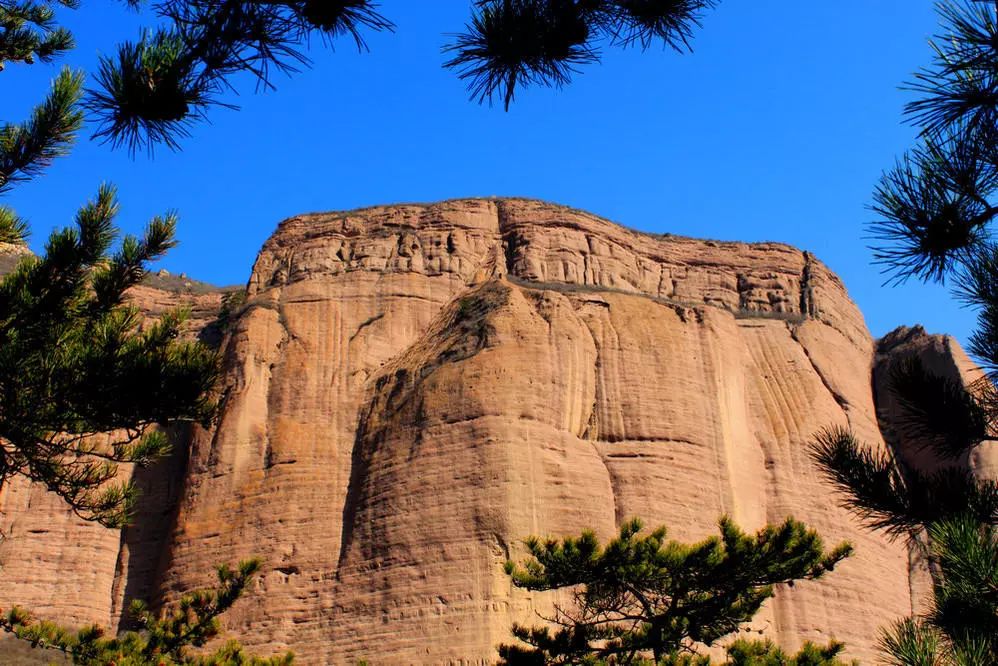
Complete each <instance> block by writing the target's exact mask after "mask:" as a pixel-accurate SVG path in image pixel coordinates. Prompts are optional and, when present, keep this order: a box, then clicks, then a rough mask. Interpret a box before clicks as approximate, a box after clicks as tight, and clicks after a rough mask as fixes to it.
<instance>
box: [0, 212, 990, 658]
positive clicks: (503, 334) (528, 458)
mask: <svg viewBox="0 0 998 666" xmlns="http://www.w3.org/2000/svg"><path fill="white" fill-rule="evenodd" d="M248 291H249V294H248V296H249V299H248V302H247V306H246V308H245V310H244V311H243V313H242V315H241V316H240V317H239V319H238V321H237V322H236V324H235V326H234V327H233V329H232V331H231V333H230V335H229V337H228V339H227V340H226V342H225V346H224V354H225V369H226V375H225V377H226V378H225V386H224V404H223V407H222V410H221V414H220V417H219V420H218V423H217V426H216V427H215V428H214V429H212V430H211V431H209V432H197V433H195V435H194V436H193V438H192V439H191V441H190V447H189V459H188V455H187V453H188V451H187V450H186V449H184V450H182V451H181V452H179V453H178V456H177V457H176V458H175V459H174V460H172V461H167V462H166V463H164V469H163V470H162V473H159V474H155V473H153V474H148V475H147V477H148V479H149V483H150V484H151V493H150V495H149V496H148V498H147V501H146V503H145V504H144V509H143V510H144V511H145V512H146V516H147V518H148V519H147V520H144V521H143V522H142V523H141V524H140V527H139V528H136V529H132V530H126V532H125V533H124V534H123V535H121V536H120V537H119V535H118V534H116V533H113V534H112V533H108V532H107V531H101V528H97V527H92V526H83V525H80V524H79V522H78V521H74V520H71V519H69V518H66V517H64V512H62V513H60V509H59V507H58V505H57V503H56V502H54V500H50V499H49V498H47V496H45V494H44V493H42V492H40V491H37V490H34V489H29V488H23V487H22V488H18V487H17V486H14V487H13V490H11V491H8V494H7V496H5V497H4V498H3V499H2V502H3V503H2V510H3V516H2V525H0V527H3V528H4V529H6V530H7V531H8V532H9V533H10V535H11V536H10V538H9V539H8V540H7V542H6V543H5V544H4V546H3V548H4V549H5V551H6V553H7V556H5V557H4V559H5V561H8V562H14V561H20V560H22V559H23V560H29V561H32V563H33V567H32V571H28V570H27V569H24V570H21V569H17V566H16V565H13V564H11V565H6V568H5V569H4V570H3V572H2V574H0V575H2V576H3V581H4V582H3V585H2V588H0V605H3V604H8V603H11V602H17V603H21V604H24V605H27V606H31V607H33V608H36V609H38V610H39V611H40V612H44V613H46V614H48V615H56V616H59V617H62V618H65V619H71V620H73V621H82V620H85V619H86V620H90V621H98V622H101V623H104V624H111V625H116V624H117V623H118V622H119V621H120V619H121V613H122V609H123V608H124V607H125V606H126V604H125V601H126V599H127V598H128V597H131V596H136V595H140V596H141V595H149V594H152V595H155V597H156V599H158V600H159V601H169V600H171V599H174V598H176V596H177V595H178V594H179V593H180V592H181V591H183V590H187V589H190V588H192V587H197V586H201V585H205V584H209V583H210V582H211V579H212V571H211V570H212V565H213V564H214V563H217V562H222V561H233V560H236V559H239V558H242V557H246V556H250V555H259V556H262V557H264V558H265V560H266V571H265V573H264V575H263V576H262V577H261V579H260V581H259V585H258V587H259V591H258V593H257V594H253V595H250V596H248V597H246V598H245V599H244V600H241V601H240V603H239V605H238V606H237V608H236V609H234V611H233V612H232V615H231V617H229V620H228V622H229V626H230V627H233V628H235V629H237V630H239V629H240V628H243V629H245V632H244V633H243V635H244V636H245V637H246V639H247V640H246V642H247V643H249V644H250V645H253V646H255V647H257V648H259V649H260V650H262V651H266V650H278V649H283V648H286V647H290V648H292V649H294V650H295V651H296V652H297V653H298V654H299V656H300V658H301V659H302V662H303V663H309V664H310V663H350V662H351V661H356V660H359V659H367V660H368V661H370V662H371V663H443V662H454V663H459V662H463V663H479V662H486V661H488V660H490V659H492V658H493V657H494V651H493V650H494V646H495V645H496V644H497V643H499V642H502V641H506V640H509V626H510V624H511V622H513V621H514V620H516V621H526V622H530V621H534V620H535V615H534V613H535V611H542V612H543V611H545V610H547V609H549V608H550V604H551V603H552V601H553V599H552V597H551V596H550V595H540V594H533V595H531V594H527V593H524V592H522V591H519V590H515V589H513V588H512V587H511V585H510V584H509V582H508V579H507V577H506V576H505V575H504V574H503V572H502V563H503V562H504V561H505V560H506V559H507V558H509V557H514V558H515V557H518V556H520V555H522V553H523V548H522V545H521V540H522V539H523V538H524V537H525V536H527V535H530V534H550V535H562V534H571V533H577V532H579V531H580V530H582V529H584V528H593V529H595V530H596V531H597V532H598V533H599V534H600V535H602V536H604V537H606V536H610V535H612V534H613V533H614V532H615V530H616V527H617V525H619V523H620V522H621V521H622V520H624V519H626V518H629V517H631V516H640V517H641V518H643V519H645V521H646V523H647V524H651V525H657V524H660V523H663V524H666V525H668V526H669V528H670V534H671V536H672V537H674V538H679V539H697V538H701V537H703V536H705V535H708V534H710V533H712V532H713V531H714V529H715V522H716V519H717V517H718V516H719V515H721V514H722V513H728V514H730V515H732V516H733V517H734V518H735V519H736V520H737V521H738V522H739V523H740V524H741V525H742V526H744V527H746V528H749V529H754V528H757V527H759V526H761V525H763V524H764V523H766V522H769V521H779V520H782V519H783V518H785V517H786V516H787V515H788V514H793V515H794V516H795V517H797V518H798V519H801V520H804V521H806V522H807V523H809V524H810V525H811V526H813V527H815V528H817V529H818V530H819V531H820V532H821V533H822V534H823V535H824V536H825V537H826V539H827V540H828V541H829V542H834V541H837V540H840V539H849V540H850V541H852V542H853V543H854V544H855V546H856V550H857V554H856V556H855V557H853V558H851V559H850V560H848V561H847V562H846V563H844V564H843V565H842V566H840V567H839V568H837V570H836V571H835V572H834V574H832V575H830V576H829V577H828V578H826V579H824V580H822V581H820V582H813V583H805V584H800V585H797V586H796V587H795V588H794V589H793V590H781V591H780V593H779V594H778V596H777V598H776V599H774V600H773V602H772V603H770V604H769V605H768V606H767V608H766V609H765V611H764V612H763V613H762V614H761V615H760V616H759V618H758V621H757V622H756V623H755V625H754V628H755V629H758V630H759V631H763V632H765V633H767V634H768V635H771V636H773V637H774V638H776V639H777V640H779V641H780V642H781V643H783V644H785V645H787V646H788V647H791V648H792V647H794V646H796V645H797V644H799V643H800V642H802V641H803V640H807V639H811V640H823V639H826V638H828V637H830V636H834V637H837V638H839V639H842V640H846V641H848V643H849V646H850V651H851V655H853V656H856V657H859V658H869V657H871V656H872V654H873V646H874V643H875V638H876V633H877V630H878V627H879V626H881V625H882V624H884V623H885V622H887V621H889V620H891V619H894V618H895V617H897V616H900V615H903V614H906V613H908V612H910V610H911V608H912V603H913V598H917V597H918V594H919V587H920V586H921V585H922V584H923V583H922V582H921V581H920V579H919V578H918V576H913V577H909V575H908V567H909V561H908V554H907V552H906V550H905V549H904V548H903V546H902V545H900V544H889V543H887V542H885V541H884V539H883V538H881V536H880V535H875V534H870V533H868V532H866V531H863V530H861V529H859V528H858V526H857V523H856V522H855V521H854V520H853V519H852V518H850V517H849V516H848V515H847V514H846V513H845V512H844V511H842V510H841V509H839V508H837V504H836V500H835V497H834V494H833V492H832V491H831V489H830V487H829V486H827V485H826V484H825V483H824V482H823V481H822V480H821V479H820V477H819V474H818V472H817V470H816V469H815V468H814V466H813V465H812V464H811V462H810V460H809V458H808V456H807V451H806V444H807V442H808V441H809V439H810V437H811V436H812V435H813V434H814V433H815V432H816V431H817V430H819V429H820V428H822V427H826V426H829V425H836V424H842V425H849V426H850V427H852V428H853V429H854V430H855V431H856V432H857V433H858V434H859V435H860V436H861V437H862V438H863V439H864V440H866V441H867V442H870V443H871V444H873V445H875V446H884V441H883V439H882V437H881V434H880V432H881V430H880V427H879V424H878V421H877V405H876V404H875V402H874V391H873V390H871V379H872V376H871V372H872V371H873V368H874V362H876V363H877V367H878V368H879V367H881V365H882V364H884V363H890V362H891V359H892V358H894V357H895V356H896V354H901V353H913V352H912V349H916V350H917V352H918V353H923V354H925V355H926V357H931V358H932V359H935V361H934V362H937V363H939V364H941V365H945V364H946V363H950V364H951V365H953V367H957V366H958V365H959V367H960V368H961V370H960V372H967V371H969V367H970V366H969V364H967V365H960V364H961V363H964V361H965V357H963V356H962V352H959V350H957V349H955V347H954V346H953V345H952V344H951V343H948V342H946V341H943V342H939V339H937V338H932V337H930V336H925V335H924V334H923V333H918V332H916V334H915V335H912V336H910V337H909V338H908V339H906V342H905V344H908V345H909V346H908V347H904V348H903V349H901V348H900V347H898V345H893V343H891V344H889V345H887V346H884V345H881V348H880V349H879V355H878V350H877V349H875V347H874V343H873V341H872V340H871V338H870V336H869V334H868V332H867V330H866V327H865V325H864V323H863V319H862V316H861V315H860V313H859V312H858V310H857V309H856V308H855V306H854V305H853V304H852V303H851V301H850V300H849V298H848V296H847V294H846V292H845V290H844V288H843V286H842V284H841V283H840V281H839V280H838V279H837V278H836V277H835V276H834V275H832V274H831V273H830V272H829V271H828V269H827V268H825V267H824V266H823V265H822V264H821V263H820V262H818V261H817V260H816V259H814V258H813V257H812V256H810V255H809V254H808V253H806V252H800V251H798V250H796V249H793V248H791V247H788V246H785V245H780V244H773V243H766V244H743V243H721V242H711V241H699V240H692V239H686V238H677V237H672V236H651V235H647V234H640V233H637V232H633V231H629V230H627V229H624V228H622V227H619V226H617V225H614V224H612V223H609V222H607V221H605V220H602V219H599V218H596V217H594V216H591V215H588V214H585V213H582V212H578V211H573V210H569V209H565V208H562V207H557V206H552V205H548V204H543V203H539V202H534V201H525V200H499V201H496V200H462V201H452V202H445V203H441V204H434V205H429V206H423V205H407V206H391V207H380V208H372V209H366V210H362V211H355V212H350V213H342V214H319V215H307V216H301V217H297V218H292V219H290V220H287V221H286V222H284V223H282V224H281V226H280V227H279V229H278V231H277V232H276V233H275V234H274V236H273V237H272V238H271V239H270V240H269V241H268V242H267V243H266V245H265V246H264V248H263V250H262V251H261V253H260V255H259V257H258V259H257V262H256V265H255V266H254V269H253V274H252V277H251V279H250V282H249V289H248ZM892 345H893V346H892ZM940 345H942V346H940ZM954 364H955V365H954ZM878 395H879V394H878ZM887 408H888V411H889V405H888V407H887ZM882 416H883V418H884V419H886V420H887V421H889V418H890V417H889V413H887V414H886V415H882ZM888 425H889V423H888ZM989 455H990V454H989ZM989 460H990V458H989V459H987V460H984V462H981V463H979V464H980V465H981V466H982V469H983V468H984V466H987V465H993V461H991V462H988V461H989ZM975 464H976V463H975ZM38 502H47V504H45V505H44V507H43V508H39V505H38ZM43 524H44V525H45V526H46V527H45V528H44V529H45V530H47V531H45V532H42V533H38V529H39V527H38V526H39V525H43ZM140 530H141V531H140ZM912 566H913V567H917V563H915V564H912ZM66 571H72V572H74V574H75V573H78V574H79V576H82V577H84V579H85V580H88V581H89V580H94V581H95V582H94V583H93V585H89V584H84V583H83V582H82V581H80V584H79V586H78V587H77V588H71V584H72V583H73V582H75V580H71V581H69V583H66V582H65V580H64V582H63V584H62V585H61V587H60V584H59V582H58V579H59V578H60V577H62V578H63V579H65V576H64V572H66Z"/></svg>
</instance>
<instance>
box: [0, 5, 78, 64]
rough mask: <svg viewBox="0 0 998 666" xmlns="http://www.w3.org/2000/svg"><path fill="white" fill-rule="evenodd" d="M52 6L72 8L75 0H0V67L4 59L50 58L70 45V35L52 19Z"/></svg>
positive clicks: (71, 40) (31, 61)
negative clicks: (40, 0)
mask: <svg viewBox="0 0 998 666" xmlns="http://www.w3.org/2000/svg"><path fill="white" fill-rule="evenodd" d="M55 6H63V7H69V8H75V7H76V6H77V0H55V1H54V2H36V1H35V0H20V1H15V0H0V71H3V68H4V64H5V63H7V62H15V63H24V64H28V65H30V64H33V63H34V62H36V61H40V62H50V61H51V60H53V59H54V58H56V57H57V56H59V55H61V54H63V53H65V52H66V51H69V50H70V49H72V48H73V36H72V34H70V32H69V31H68V30H66V29H65V28H61V27H59V26H57V25H56V23H55V9H54V7H55Z"/></svg>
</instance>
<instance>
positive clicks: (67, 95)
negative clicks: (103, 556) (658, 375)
mask: <svg viewBox="0 0 998 666" xmlns="http://www.w3.org/2000/svg"><path fill="white" fill-rule="evenodd" d="M82 87H83V73H82V72H73V71H71V70H69V69H68V68H65V69H63V70H62V71H61V72H60V73H59V76H57V77H56V78H55V80H54V81H53V82H52V89H51V91H50V92H49V94H48V95H47V96H46V98H45V101H44V102H42V104H40V105H39V106H37V107H36V108H35V110H34V111H33V112H32V114H31V118H30V119H29V120H28V121H27V122H26V123H24V124H22V125H13V124H9V123H8V124H5V125H3V126H0V194H2V193H4V192H5V191H7V190H9V189H10V187H11V185H12V184H13V183H16V182H21V181H24V180H27V179H29V178H32V177H34V176H37V175H39V174H40V173H41V172H42V171H43V170H44V169H46V168H47V167H48V166H49V165H50V164H51V163H52V161H53V160H55V159H56V158H57V157H61V156H63V155H66V154H67V153H68V152H69V148H70V146H71V145H72V142H73V140H74V138H75V137H76V132H77V131H79V129H80V127H81V126H82V124H83V114H82V113H81V112H80V110H79V109H78V108H77V106H76V105H77V102H79V100H80V96H81V90H82Z"/></svg>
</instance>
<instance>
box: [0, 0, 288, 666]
mask: <svg viewBox="0 0 998 666" xmlns="http://www.w3.org/2000/svg"><path fill="white" fill-rule="evenodd" d="M64 4H67V5H68V4H69V3H64ZM29 24H31V25H33V26H35V28H34V29H32V28H31V27H30V26H29ZM0 29H2V32H0V63H2V62H4V61H6V62H11V61H13V62H23V63H28V64H31V63H32V62H34V61H35V60H36V59H38V60H43V61H44V60H48V59H50V58H51V57H53V56H55V55H57V54H58V53H59V52H61V51H62V50H65V49H66V48H69V47H70V46H71V44H72V42H71V39H70V38H69V36H68V34H67V33H65V32H64V31H60V30H59V29H58V28H55V27H54V26H53V25H52V15H51V13H50V9H49V5H48V4H46V3H36V2H30V1H28V2H22V3H18V4H13V3H9V2H0ZM82 84H83V76H82V74H81V73H78V72H72V71H70V70H68V69H65V70H63V71H62V72H61V73H60V74H59V75H58V76H57V77H56V79H55V80H54V81H53V83H52V88H51V91H50V92H49V93H48V95H47V96H46V98H45V99H44V100H43V102H42V103H41V104H40V105H39V106H38V107H37V108H36V109H35V110H34V112H33V113H32V114H31V117H30V118H29V119H28V120H27V121H26V122H24V123H21V124H12V123H7V124H4V125H3V126H0V194H3V193H6V192H7V191H9V190H10V189H11V188H12V187H13V186H14V185H16V184H17V183H20V182H22V181H24V180H27V179H29V178H32V177H34V176H38V175H39V174H41V173H42V172H43V171H44V169H45V168H46V167H47V166H49V164H51V162H52V161H53V160H54V159H56V158H58V157H60V156H63V155H65V154H67V153H68V152H69V149H70V147H71V145H72V142H73V140H74V138H75V135H76V133H77V132H78V131H79V129H80V126H81V124H82V120H83V115H82V112H81V110H80V107H79V102H80V97H81V94H82ZM117 212H118V204H117V201H116V198H115V191H114V188H113V187H111V186H108V185H102V186H101V187H100V188H99V189H98V192H97V195H96V197H95V198H94V199H93V200H92V201H90V202H88V203H87V204H85V205H84V206H83V207H82V208H80V210H79V212H78V213H77V215H76V220H75V226H74V227H72V228H66V229H63V230H61V231H56V232H54V233H53V234H52V235H51V236H50V238H49V240H48V244H47V245H46V247H45V252H44V254H43V255H42V256H39V257H35V256H28V257H27V258H24V259H22V260H21V261H20V262H19V263H18V264H17V266H16V267H15V268H14V270H13V272H11V273H10V274H8V275H6V276H4V277H2V278H0V488H2V487H3V485H4V484H6V483H8V482H9V480H10V479H11V478H12V477H14V476H23V477H26V478H28V479H30V480H32V481H35V482H37V483H39V484H42V485H43V486H44V487H46V488H47V489H48V490H50V491H52V492H54V493H56V494H57V495H59V496H60V497H61V498H62V499H63V500H65V502H66V503H67V504H68V506H69V507H70V508H71V509H72V510H73V511H74V512H76V513H77V514H78V515H79V516H81V517H82V518H84V519H86V520H93V521H97V522H99V523H101V524H103V525H106V526H109V527H120V526H122V525H124V524H125V523H126V522H127V521H128V519H129V515H130V511H131V508H132V504H133V502H134V499H135V488H134V486H133V485H132V484H131V483H130V482H128V481H122V480H120V479H119V476H120V475H119V467H118V466H119V464H121V463H135V464H140V465H141V464H145V463H148V462H150V461H152V460H154V459H155V458H157V457H158V456H161V455H162V454H163V453H165V452H166V450H167V449H168V446H169V443H168V441H167V439H166V436H165V435H164V434H163V432H162V430H160V429H158V428H157V426H158V425H160V424H167V423H175V422H178V421H180V422H201V423H204V424H206V423H207V422H208V421H209V420H210V418H211V416H212V413H213V406H214V405H213V402H212V399H211V391H212V388H213V386H214V384H215V380H216V377H217V372H218V359H217V357H216V354H215V352H214V351H213V350H211V349H209V348H207V347H205V346H204V345H202V344H200V343H198V342H192V341H184V340H181V339H180V337H179V332H180V326H181V324H182V322H183V318H184V313H183V312H180V311H178V312H174V313H171V314H168V315H166V316H164V317H162V318H161V319H160V320H158V321H155V322H148V321H143V318H142V317H141V315H140V313H139V312H138V310H137V309H136V308H134V307H132V306H130V305H128V304H127V300H126V296H127V291H128V290H129V289H130V288H131V287H133V286H134V285H136V284H137V283H138V282H139V281H140V280H142V278H143V277H144V276H145V275H146V267H147V265H148V263H149V262H151V261H153V260H155V259H157V258H159V257H160V256H162V255H163V254H164V253H165V252H166V251H167V250H169V249H170V248H171V247H173V246H174V245H175V241H174V232H175V229H176V216H175V215H173V214H168V215H165V216H162V217H157V218H154V219H153V220H152V221H151V222H150V224H149V225H148V227H147V229H146V232H145V234H144V235H143V236H142V237H141V238H136V237H132V236H126V237H125V238H124V239H122V240H121V242H120V244H119V245H118V247H117V249H116V250H113V251H112V246H113V245H114V244H115V240H116V239H117V232H116V230H115V228H114V219H115V216H116V214H117ZM27 232H28V225H27V223H26V222H25V221H24V220H23V219H21V218H20V217H19V216H18V215H17V214H16V213H15V212H14V211H13V210H12V209H10V208H9V207H0V242H4V243H13V244H23V243H24V241H25V238H26V236H27ZM259 567H260V563H259V562H258V561H254V560H251V561H247V562H244V563H242V564H240V565H239V567H238V568H237V569H236V570H232V569H230V568H228V567H221V568H219V570H218V576H219V586H218V587H217V588H216V589H215V590H208V591H201V592H194V593H191V594H188V595H184V597H183V598H182V599H181V601H180V603H179V605H178V607H177V609H176V610H174V611H172V612H164V613H162V614H160V615H155V614H153V613H152V612H150V611H149V610H148V609H147V608H145V607H144V606H143V605H141V604H139V605H137V606H136V607H135V608H134V611H135V613H136V617H137V619H138V621H139V622H140V623H141V624H142V625H143V629H142V630H141V631H138V632H126V633H124V634H122V635H120V636H118V637H114V638H106V637H105V636H104V635H103V631H102V630H101V629H100V628H98V627H88V628H86V629H83V630H80V631H70V630H66V629H62V628H60V627H57V626H56V625H54V624H52V623H49V622H44V621H43V622H35V621H34V620H33V619H32V618H31V617H30V615H29V614H28V613H27V612H26V611H24V610H22V609H18V608H14V609H11V610H10V611H9V612H8V613H7V614H6V616H3V617H0V629H2V630H4V631H7V632H10V633H12V634H14V635H15V636H16V637H18V638H21V639H24V640H27V641H29V642H31V643H32V644H34V645H37V646H43V647H47V648H54V649H57V650H61V651H62V652H64V653H66V654H67V655H69V656H70V657H71V658H72V660H73V661H74V662H75V663H78V664H94V665H96V664H101V665H105V664H116V665H117V666H124V665H126V664H133V665H139V664H141V665H146V664H148V665H150V666H151V665H152V664H156V665H160V664H163V665H166V664H206V665H207V664H211V665H213V666H222V665H236V664H259V665H261V666H263V665H273V666H276V665H278V664H289V663H291V659H292V657H291V655H290V654H288V655H285V656H282V657H278V658H274V659H269V660H266V659H258V658H256V657H253V656H250V655H246V654H245V653H244V652H243V651H242V648H241V647H240V646H239V644H238V643H236V642H230V643H227V644H226V645H224V646H223V647H222V648H220V649H218V650H217V651H215V652H214V653H209V654H204V655H193V656H192V655H190V654H189V653H188V650H189V648H192V647H193V648H199V647H202V646H204V645H205V643H206V642H207V641H209V640H211V639H213V638H215V637H217V636H218V634H219V632H220V625H219V621H218V616H219V615H220V614H221V613H223V612H225V611H226V610H227V609H228V608H230V607H231V606H232V604H233V603H235V601H236V599H237V598H238V597H239V596H240V594H241V593H242V592H243V590H244V588H245V587H246V585H247V583H248V582H249V580H250V578H251V577H252V576H253V574H254V573H255V572H256V571H257V570H258V569H259Z"/></svg>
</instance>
